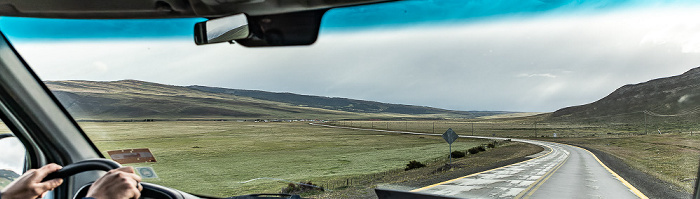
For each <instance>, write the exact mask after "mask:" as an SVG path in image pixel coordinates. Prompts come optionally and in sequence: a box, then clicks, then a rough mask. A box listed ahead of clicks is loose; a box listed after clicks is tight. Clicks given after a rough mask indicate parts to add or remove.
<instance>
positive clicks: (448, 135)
mask: <svg viewBox="0 0 700 199" xmlns="http://www.w3.org/2000/svg"><path fill="white" fill-rule="evenodd" d="M457 137H459V136H457V133H455V131H453V130H452V128H450V129H447V131H445V133H443V134H442V138H445V141H447V143H448V144H452V143H453V142H455V140H456V139H457Z"/></svg>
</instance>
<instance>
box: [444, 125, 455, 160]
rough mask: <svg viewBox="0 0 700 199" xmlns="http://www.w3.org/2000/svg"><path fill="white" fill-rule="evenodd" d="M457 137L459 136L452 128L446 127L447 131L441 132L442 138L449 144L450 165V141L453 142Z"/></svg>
mask: <svg viewBox="0 0 700 199" xmlns="http://www.w3.org/2000/svg"><path fill="white" fill-rule="evenodd" d="M457 137H459V136H457V133H455V131H453V130H452V128H449V129H447V131H445V133H443V134H442V138H444V139H445V141H447V144H450V153H449V154H450V165H452V143H453V142H455V140H456V139H457Z"/></svg>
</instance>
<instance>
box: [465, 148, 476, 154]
mask: <svg viewBox="0 0 700 199" xmlns="http://www.w3.org/2000/svg"><path fill="white" fill-rule="evenodd" d="M467 152H469V154H477V153H479V148H477V147H472V148H470V149H468V150H467Z"/></svg>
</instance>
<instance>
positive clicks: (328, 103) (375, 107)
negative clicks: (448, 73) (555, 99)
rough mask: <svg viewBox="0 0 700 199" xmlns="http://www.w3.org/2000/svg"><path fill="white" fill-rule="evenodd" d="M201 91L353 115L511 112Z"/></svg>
mask: <svg viewBox="0 0 700 199" xmlns="http://www.w3.org/2000/svg"><path fill="white" fill-rule="evenodd" d="M187 88H192V89H196V90H200V91H206V92H212V93H223V94H231V95H236V96H245V97H251V98H255V99H261V100H268V101H274V102H282V103H289V104H293V105H298V106H308V107H315V108H323V109H330V110H340V111H347V112H354V113H397V114H409V115H426V114H451V115H460V116H464V117H466V118H473V117H480V116H488V115H495V114H505V113H510V112H504V111H453V110H446V109H439V108H432V107H427V106H414V105H403V104H389V103H382V102H374V101H365V100H356V99H348V98H338V97H322V96H312V95H300V94H294V93H275V92H267V91H258V90H242V89H228V88H217V87H207V86H187Z"/></svg>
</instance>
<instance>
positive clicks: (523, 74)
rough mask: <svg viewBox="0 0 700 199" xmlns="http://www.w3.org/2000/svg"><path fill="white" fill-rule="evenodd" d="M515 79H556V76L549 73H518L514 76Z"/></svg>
mask: <svg viewBox="0 0 700 199" xmlns="http://www.w3.org/2000/svg"><path fill="white" fill-rule="evenodd" d="M516 77H547V78H556V77H557V76H556V75H552V74H550V73H520V74H518V75H516Z"/></svg>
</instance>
